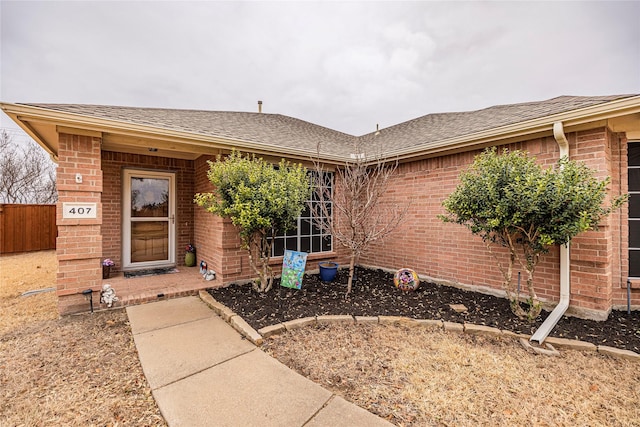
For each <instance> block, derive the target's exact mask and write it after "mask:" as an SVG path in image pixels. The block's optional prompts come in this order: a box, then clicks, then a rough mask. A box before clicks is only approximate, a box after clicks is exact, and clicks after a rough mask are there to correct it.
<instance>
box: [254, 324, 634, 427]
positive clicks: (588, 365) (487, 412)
mask: <svg viewBox="0 0 640 427" xmlns="http://www.w3.org/2000/svg"><path fill="white" fill-rule="evenodd" d="M328 343H330V345H328ZM265 349H266V350H267V352H268V353H270V354H271V355H272V356H274V357H276V358H277V359H279V360H280V361H282V362H283V363H285V364H286V365H288V366H290V367H291V368H293V369H295V370H297V371H298V372H300V373H301V374H302V375H305V376H307V377H308V378H310V379H311V380H313V381H315V382H317V383H319V384H321V385H322V386H324V387H326V388H327V389H330V390H332V391H334V392H335V393H337V394H339V395H342V396H343V397H344V398H346V399H347V400H349V401H351V402H354V403H356V404H357V405H359V406H361V407H363V408H365V409H367V410H369V411H371V412H373V413H375V414H377V415H379V416H380V417H382V418H386V419H387V420H389V421H391V422H392V423H394V424H396V425H398V426H640V366H639V365H638V363H637V362H632V361H629V360H624V359H617V358H611V357H607V356H602V355H599V354H597V353H595V352H584V353H583V352H578V351H562V353H561V355H560V356H559V357H549V356H540V355H534V354H531V353H528V352H527V351H525V350H524V348H522V347H521V346H520V344H518V342H517V340H515V339H512V338H500V337H496V338H493V337H481V336H470V335H468V334H460V333H456V332H445V331H443V330H441V329H437V330H436V329H430V328H427V327H420V326H418V327H415V326H414V327H411V326H392V325H368V324H356V325H339V326H338V325H331V326H317V327H307V328H302V329H296V330H293V331H290V332H287V333H285V334H282V335H279V336H275V337H273V338H270V339H269V340H267V343H266V345H265Z"/></svg>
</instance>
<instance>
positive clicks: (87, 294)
mask: <svg viewBox="0 0 640 427" xmlns="http://www.w3.org/2000/svg"><path fill="white" fill-rule="evenodd" d="M82 295H84V297H85V298H86V299H88V300H89V307H91V312H92V313H93V289H87V290H85V291H82Z"/></svg>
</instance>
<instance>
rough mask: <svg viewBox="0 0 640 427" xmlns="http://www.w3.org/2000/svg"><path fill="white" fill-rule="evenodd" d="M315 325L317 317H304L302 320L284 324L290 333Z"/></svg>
mask: <svg viewBox="0 0 640 427" xmlns="http://www.w3.org/2000/svg"><path fill="white" fill-rule="evenodd" d="M315 323H316V318H315V317H303V318H302V319H294V320H289V321H287V322H284V323H283V325H284V327H285V328H286V329H287V330H288V331H292V330H294V329H298V328H302V327H304V326H309V325H314V324H315Z"/></svg>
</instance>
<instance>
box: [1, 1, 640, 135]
mask: <svg viewBox="0 0 640 427" xmlns="http://www.w3.org/2000/svg"><path fill="white" fill-rule="evenodd" d="M638 22H640V2H638V1H628V2H613V1H603V2H594V1H591V2H580V1H572V2H460V1H455V2H454V1H446V2H418V1H416V2H401V1H393V2H391V1H389V2H383V1H376V2H374V1H366V2H309V1H296V2H282V1H281V2H268V1H261V2H214V1H198V2H186V1H180V2H178V1H175V2H172V1H163V2H159V1H126V2H113V1H90V2H89V1H86V2H81V1H46V2H35V1H5V0H0V26H1V27H0V37H1V41H0V100H1V101H4V102H26V103H29V102H33V103H72V104H106V105H125V106H136V107H162V108H185V109H204V110H225V111H250V112H251V111H257V101H258V100H262V101H263V112H265V113H278V114H285V115H288V116H292V117H296V118H298V119H302V120H307V121H310V122H312V123H315V124H319V125H322V126H326V127H329V128H332V129H335V130H339V131H342V132H346V133H349V134H353V135H362V134H365V133H369V132H372V131H375V127H376V125H377V124H379V126H380V128H381V129H382V128H385V127H388V126H391V125H394V124H397V123H401V122H404V121H407V120H410V119H413V118H416V117H419V116H422V115H425V114H429V113H439V112H450V111H470V110H476V109H481V108H485V107H489V106H493V105H500V104H512V103H519V102H528V101H537V100H544V99H549V98H553V97H556V96H560V95H612V94H629V93H635V94H640V25H638ZM0 126H2V127H5V128H6V127H8V128H10V129H16V128H17V127H16V126H15V125H14V124H13V122H11V120H10V119H9V118H8V117H6V116H5V115H4V114H2V119H1V123H0ZM11 132H13V133H12V135H15V136H16V137H18V138H19V134H18V133H17V131H15V132H14V131H13V130H12V131H11Z"/></svg>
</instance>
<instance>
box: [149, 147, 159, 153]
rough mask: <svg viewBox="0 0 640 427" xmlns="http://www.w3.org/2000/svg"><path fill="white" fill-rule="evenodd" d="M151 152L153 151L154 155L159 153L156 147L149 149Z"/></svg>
mask: <svg viewBox="0 0 640 427" xmlns="http://www.w3.org/2000/svg"><path fill="white" fill-rule="evenodd" d="M149 151H151V152H152V153H155V152H156V151H158V149H157V148H155V147H149Z"/></svg>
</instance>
